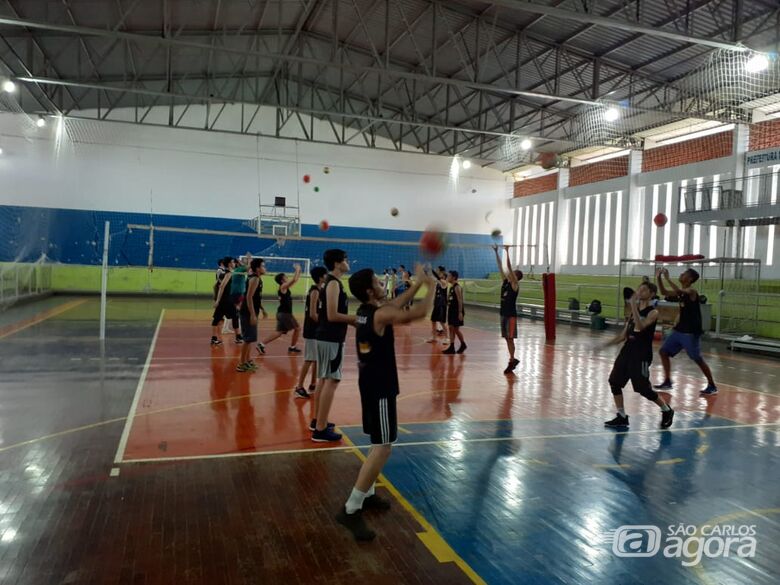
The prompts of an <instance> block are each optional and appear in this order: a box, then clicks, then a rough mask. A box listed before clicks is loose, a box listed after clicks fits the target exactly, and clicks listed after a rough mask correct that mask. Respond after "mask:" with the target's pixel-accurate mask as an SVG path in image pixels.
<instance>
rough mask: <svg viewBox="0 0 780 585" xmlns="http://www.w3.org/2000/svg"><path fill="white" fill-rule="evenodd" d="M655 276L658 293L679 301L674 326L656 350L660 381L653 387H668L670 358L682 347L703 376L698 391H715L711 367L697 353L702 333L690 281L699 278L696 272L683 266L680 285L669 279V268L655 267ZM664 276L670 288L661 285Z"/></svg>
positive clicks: (714, 392) (698, 309)
mask: <svg viewBox="0 0 780 585" xmlns="http://www.w3.org/2000/svg"><path fill="white" fill-rule="evenodd" d="M656 277H657V278H658V287H659V288H660V289H661V294H662V295H664V296H665V297H666V298H667V300H669V301H672V300H674V301H677V302H678V303H680V316H679V318H678V320H677V323H676V324H675V326H674V330H673V331H672V332H671V334H669V336H668V337H667V338H666V340H665V341H664V344H663V346H661V351H660V352H659V355H660V356H661V364H662V365H663V368H664V381H663V382H661V384H659V385H658V386H656V388H658V389H659V390H666V389H671V388H672V378H671V374H672V372H671V370H672V362H671V358H673V357H674V356H675V355H677V354H678V353H679V352H680V351H682V350H683V349H684V350H685V353H687V354H688V357H689V358H691V359H692V360H693V361H694V362H696V365H697V366H699V369H700V370H701V372H702V374H704V377H705V378H707V387H706V388H705V389H704V390H702V391H701V394H703V395H704V396H712V395H715V394H717V393H718V388H717V386H715V380H714V379H713V377H712V371H711V370H710V367H709V366H708V365H707V363H706V362H705V361H704V358H703V357H702V355H701V335H702V333H703V327H702V322H701V306H700V304H701V299H700V298H699V293H698V291H697V290H696V289H695V288H693V284H694V283H695V282H696V281H697V280H699V273H698V272H696V271H695V270H694V269H693V268H689V269H687V270H686V271H685V272H683V273H682V274H681V275H680V286H677V285H676V284H675V283H674V282H672V280H671V279H670V278H669V271H668V270H666V269H662V270H659V271H658V273H657V274H656ZM664 279H666V284H667V285H668V286H669V288H670V289H671V290H669V289H667V288H666V286H665V285H664Z"/></svg>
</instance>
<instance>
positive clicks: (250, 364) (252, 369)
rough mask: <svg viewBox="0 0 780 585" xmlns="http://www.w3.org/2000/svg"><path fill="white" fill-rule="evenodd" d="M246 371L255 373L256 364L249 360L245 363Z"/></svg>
mask: <svg viewBox="0 0 780 585" xmlns="http://www.w3.org/2000/svg"><path fill="white" fill-rule="evenodd" d="M246 369H247V370H249V371H250V372H256V371H257V364H256V363H255V362H253V361H252V360H249V361H248V362H247V363H246Z"/></svg>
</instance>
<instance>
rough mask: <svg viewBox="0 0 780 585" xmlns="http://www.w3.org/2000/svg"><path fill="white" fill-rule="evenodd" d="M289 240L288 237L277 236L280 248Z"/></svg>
mask: <svg viewBox="0 0 780 585" xmlns="http://www.w3.org/2000/svg"><path fill="white" fill-rule="evenodd" d="M286 241H287V238H276V245H277V246H279V247H280V248H281V247H283V246H284V243H285V242H286Z"/></svg>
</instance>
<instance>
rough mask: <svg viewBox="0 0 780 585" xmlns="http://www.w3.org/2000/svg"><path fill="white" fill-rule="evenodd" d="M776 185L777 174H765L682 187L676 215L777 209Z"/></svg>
mask: <svg viewBox="0 0 780 585" xmlns="http://www.w3.org/2000/svg"><path fill="white" fill-rule="evenodd" d="M777 181H778V178H777V176H776V175H775V174H774V173H762V174H760V175H750V176H746V177H739V178H736V179H724V180H722V181H720V182H718V183H702V184H701V185H690V184H688V185H686V186H685V187H682V186H681V187H680V188H679V197H678V198H677V211H678V213H697V212H703V211H721V210H726V209H744V208H750V207H762V206H765V205H776V204H777V202H778V193H777V190H778V184H777Z"/></svg>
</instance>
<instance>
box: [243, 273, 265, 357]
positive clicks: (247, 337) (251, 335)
mask: <svg viewBox="0 0 780 585" xmlns="http://www.w3.org/2000/svg"><path fill="white" fill-rule="evenodd" d="M248 274H249V277H248V278H247V286H246V295H244V300H243V301H241V308H240V310H239V315H240V317H241V331H243V332H244V342H245V343H244V345H243V346H242V347H241V357H240V358H239V360H238V365H237V366H236V371H237V372H253V371H255V370H256V369H257V366H256V365H255V363H254V362H253V361H252V360H251V358H250V357H249V352H250V351H251V349H252V348H251V344H252V343H253V342H255V341H257V315H258V314H259V313H260V312H262V313H263V318H265V317H266V316H267V315H268V313H266V312H265V309H264V308H263V279H262V276H263V274H265V262H263V259H262V258H253V259H252V261H251V262H250V263H249V273H248Z"/></svg>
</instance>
